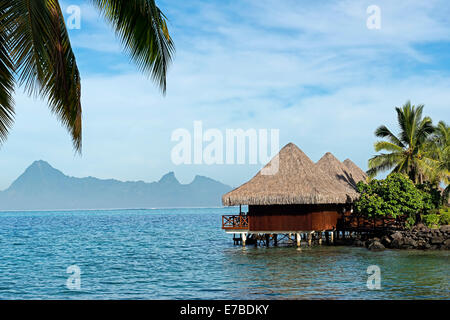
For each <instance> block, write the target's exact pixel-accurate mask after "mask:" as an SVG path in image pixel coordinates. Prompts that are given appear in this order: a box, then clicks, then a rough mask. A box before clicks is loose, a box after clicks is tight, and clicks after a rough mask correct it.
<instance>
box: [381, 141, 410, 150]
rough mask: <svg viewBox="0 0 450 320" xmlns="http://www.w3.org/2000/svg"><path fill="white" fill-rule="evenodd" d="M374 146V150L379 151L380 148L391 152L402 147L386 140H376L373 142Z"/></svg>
mask: <svg viewBox="0 0 450 320" xmlns="http://www.w3.org/2000/svg"><path fill="white" fill-rule="evenodd" d="M374 148H375V151H376V152H380V151H381V150H385V151H391V152H402V151H403V148H402V147H401V146H398V145H396V144H394V143H391V142H387V141H377V142H375V144H374Z"/></svg>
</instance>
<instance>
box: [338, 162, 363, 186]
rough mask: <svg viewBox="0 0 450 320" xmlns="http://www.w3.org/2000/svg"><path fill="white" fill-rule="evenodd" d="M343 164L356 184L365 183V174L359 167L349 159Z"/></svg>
mask: <svg viewBox="0 0 450 320" xmlns="http://www.w3.org/2000/svg"><path fill="white" fill-rule="evenodd" d="M343 164H344V165H345V166H346V167H347V168H348V170H349V171H350V173H351V175H352V178H353V180H355V182H356V183H358V182H360V181H363V182H366V181H367V178H368V176H367V174H366V173H365V172H364V171H362V169H361V168H360V167H358V166H357V165H356V164H355V163H354V162H353V161H352V160H350V159H345V160H344V162H343Z"/></svg>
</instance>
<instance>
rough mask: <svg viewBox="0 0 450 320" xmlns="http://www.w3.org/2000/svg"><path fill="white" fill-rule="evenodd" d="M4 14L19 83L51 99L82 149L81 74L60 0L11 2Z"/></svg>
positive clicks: (76, 144) (73, 138)
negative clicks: (7, 22) (6, 17)
mask: <svg viewBox="0 0 450 320" xmlns="http://www.w3.org/2000/svg"><path fill="white" fill-rule="evenodd" d="M5 13H6V14H8V16H9V17H10V22H9V28H10V30H11V31H10V32H11V52H12V58H13V61H14V63H15V68H16V70H17V72H18V79H19V83H20V84H21V85H24V86H25V89H26V90H27V91H28V92H29V93H30V94H36V95H39V96H41V97H43V98H46V99H47V100H48V102H49V105H50V108H51V110H52V112H54V113H55V114H56V115H57V117H58V118H59V120H60V121H61V122H62V123H63V125H64V126H65V127H66V128H67V129H68V130H69V132H70V133H71V136H72V140H73V144H74V147H75V149H76V150H77V151H81V101H80V100H81V86H80V74H79V71H78V67H77V64H76V59H75V56H74V54H73V51H72V48H71V45H70V40H69V37H68V33H67V30H66V26H65V22H64V17H63V15H62V12H61V8H60V6H59V3H58V1H57V0H46V1H36V0H16V1H11V2H9V4H8V6H7V7H6V10H5Z"/></svg>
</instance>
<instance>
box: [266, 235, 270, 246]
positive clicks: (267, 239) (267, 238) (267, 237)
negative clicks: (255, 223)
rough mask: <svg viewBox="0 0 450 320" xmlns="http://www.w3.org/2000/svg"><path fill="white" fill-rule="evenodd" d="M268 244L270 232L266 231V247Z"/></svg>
mask: <svg viewBox="0 0 450 320" xmlns="http://www.w3.org/2000/svg"><path fill="white" fill-rule="evenodd" d="M269 245H270V234H267V233H266V247H268V246H269Z"/></svg>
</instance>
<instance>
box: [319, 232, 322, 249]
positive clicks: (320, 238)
mask: <svg viewBox="0 0 450 320" xmlns="http://www.w3.org/2000/svg"><path fill="white" fill-rule="evenodd" d="M321 245H322V231H319V246H321Z"/></svg>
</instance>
